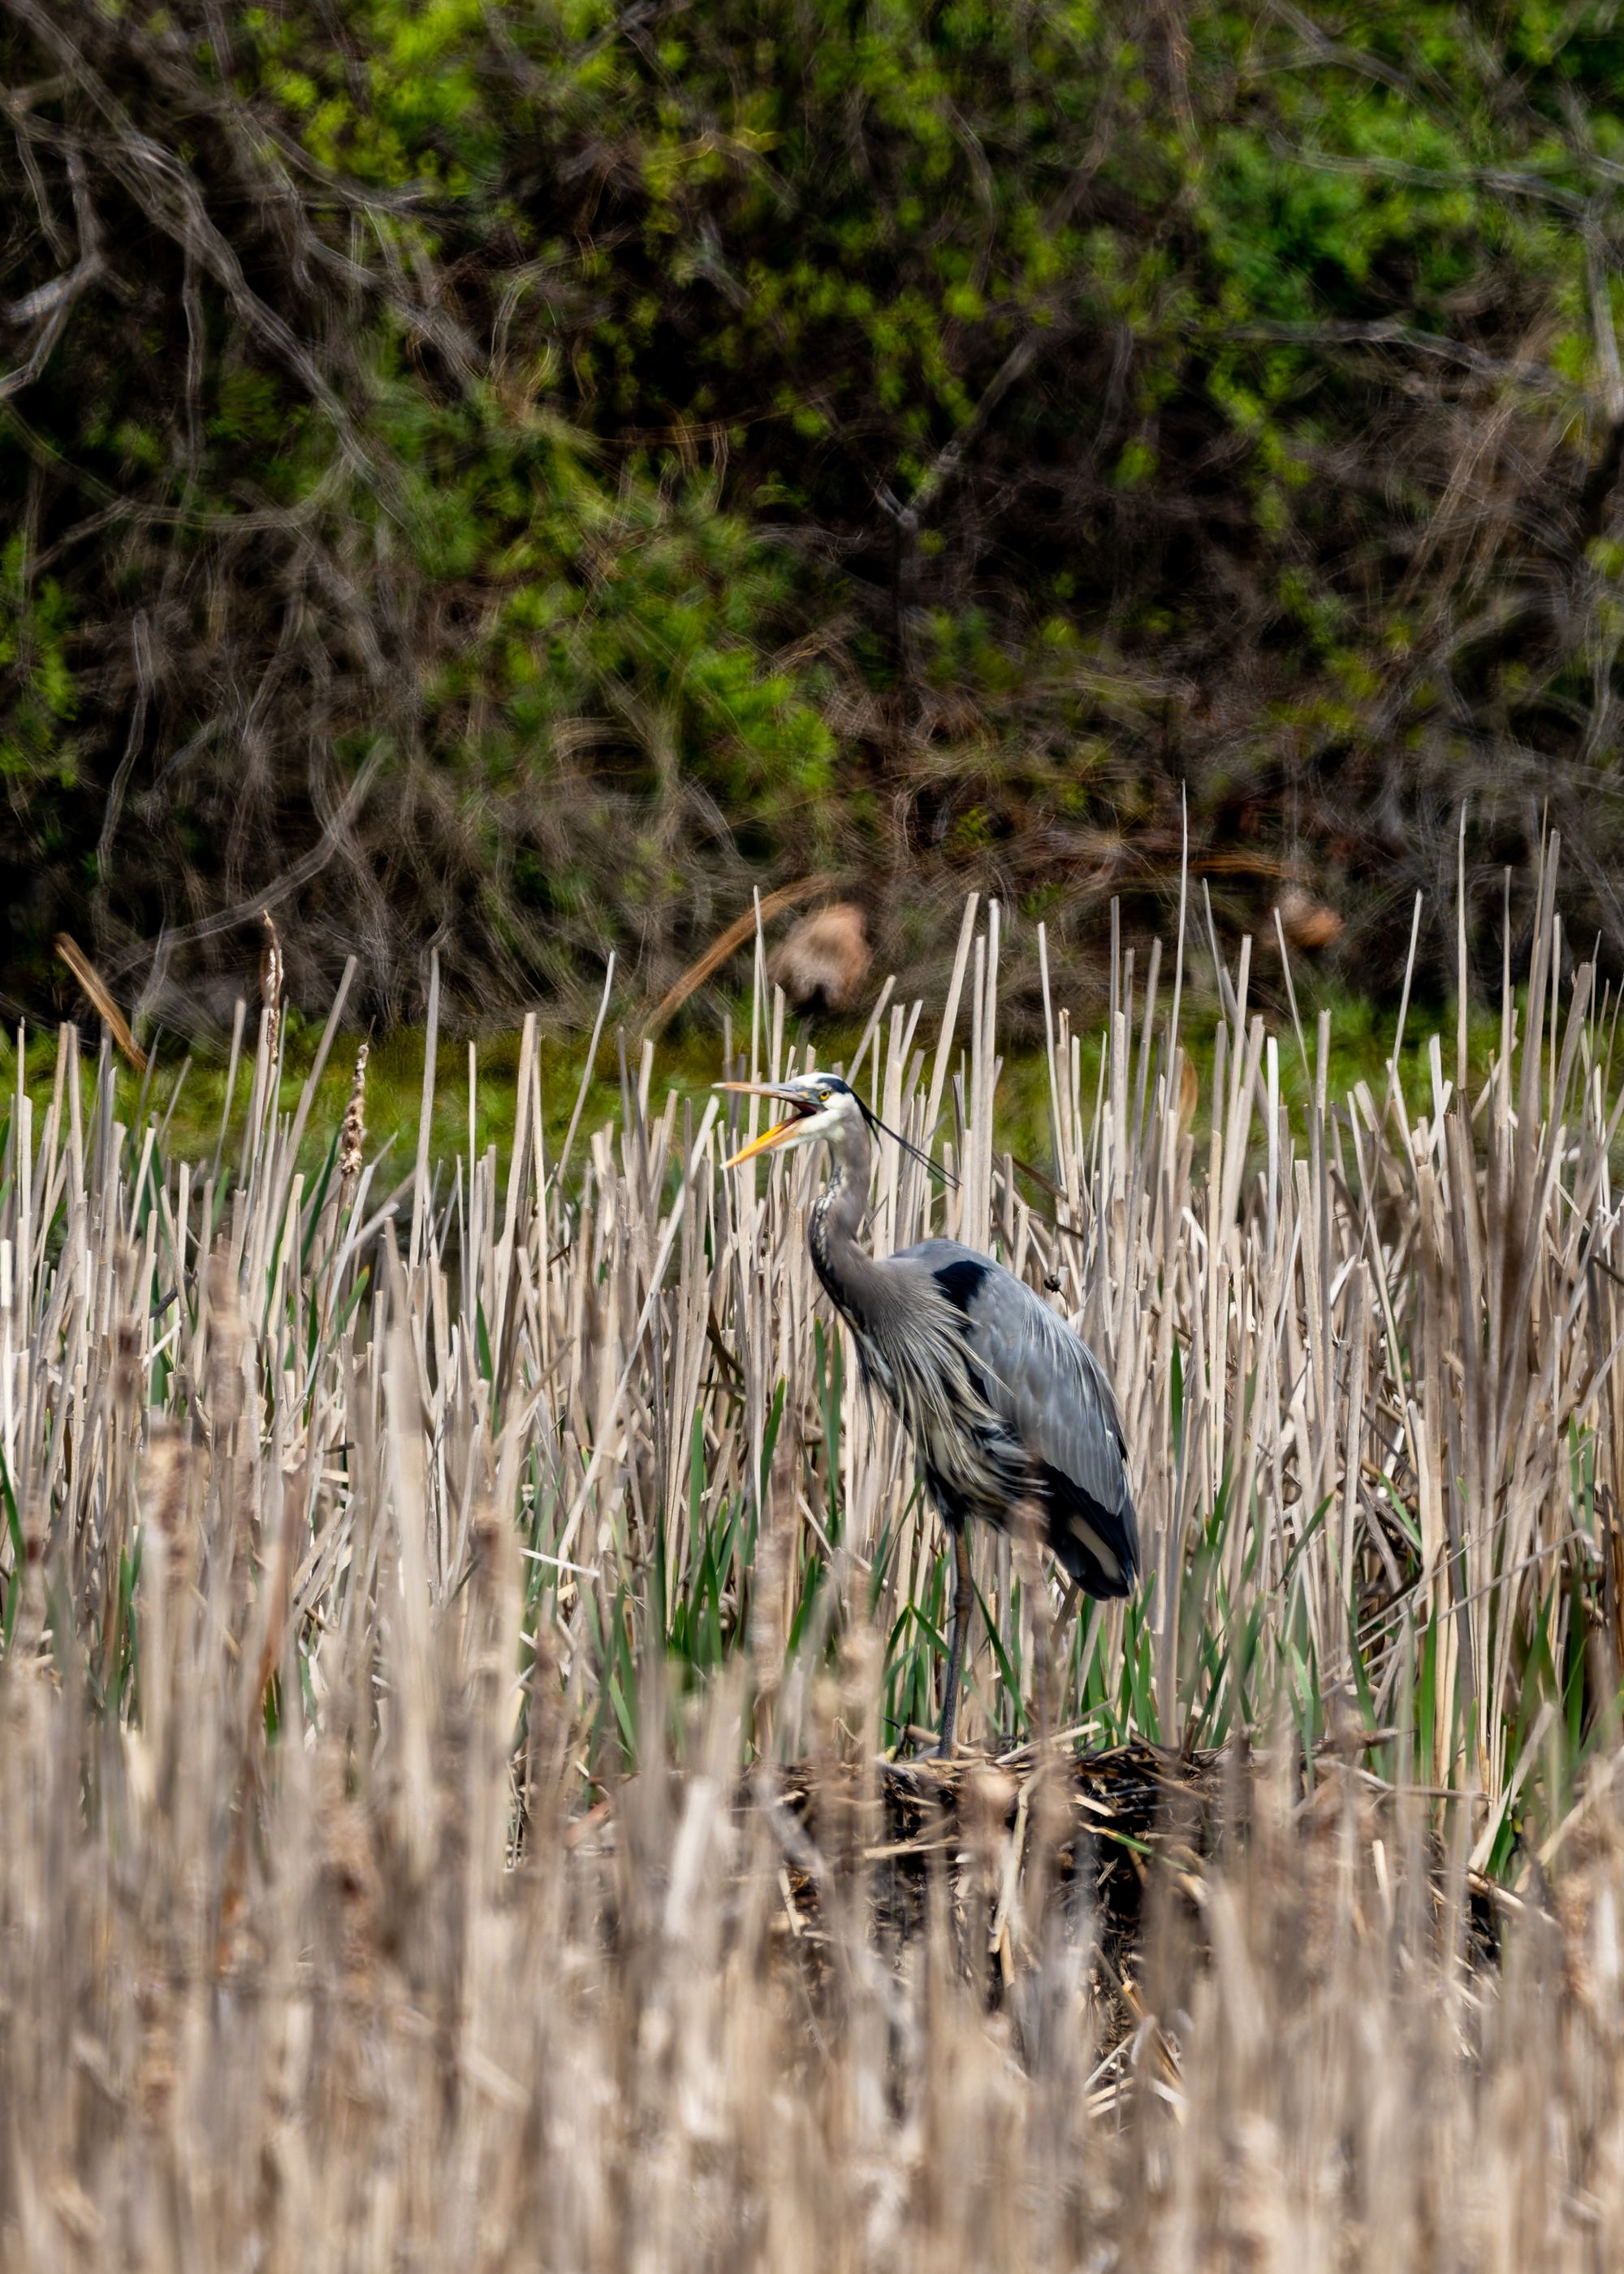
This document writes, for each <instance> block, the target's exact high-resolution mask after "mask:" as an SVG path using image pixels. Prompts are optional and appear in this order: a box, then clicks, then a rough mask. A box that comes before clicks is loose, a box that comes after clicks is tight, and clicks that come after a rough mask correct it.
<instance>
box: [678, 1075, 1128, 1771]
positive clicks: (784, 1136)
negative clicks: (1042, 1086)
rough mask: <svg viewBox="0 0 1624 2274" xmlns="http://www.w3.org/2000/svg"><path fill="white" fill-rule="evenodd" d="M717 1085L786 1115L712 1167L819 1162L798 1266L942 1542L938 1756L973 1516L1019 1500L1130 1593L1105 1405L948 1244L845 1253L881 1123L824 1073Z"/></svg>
mask: <svg viewBox="0 0 1624 2274" xmlns="http://www.w3.org/2000/svg"><path fill="white" fill-rule="evenodd" d="M718 1088H722V1089H729V1090H741V1091H744V1092H746V1093H747V1094H748V1095H751V1096H761V1097H771V1098H777V1099H778V1100H779V1101H780V1102H781V1103H784V1104H786V1105H788V1106H789V1107H790V1108H791V1109H792V1110H791V1111H790V1114H789V1116H788V1118H786V1119H785V1120H783V1121H780V1122H778V1123H777V1124H775V1126H773V1127H772V1128H771V1129H769V1130H768V1131H767V1132H766V1133H765V1134H764V1135H763V1136H760V1137H758V1138H757V1139H756V1141H755V1143H754V1144H751V1145H746V1146H745V1147H744V1148H742V1150H741V1151H740V1152H737V1153H735V1154H734V1155H733V1158H732V1159H731V1160H730V1161H729V1162H727V1163H726V1166H727V1167H728V1168H730V1169H733V1168H737V1167H738V1166H739V1164H740V1163H741V1162H743V1161H748V1160H750V1159H752V1158H753V1157H754V1156H756V1154H758V1153H765V1152H767V1151H769V1150H776V1149H784V1150H787V1149H788V1148H790V1147H792V1146H794V1145H811V1144H816V1142H817V1141H818V1140H819V1139H820V1138H821V1139H823V1140H826V1141H827V1142H828V1144H829V1147H830V1149H831V1152H832V1154H833V1156H834V1167H833V1171H832V1173H831V1176H830V1178H829V1181H828V1183H827V1184H826V1185H825V1186H823V1191H822V1192H821V1193H819V1194H818V1197H817V1199H816V1201H814V1203H813V1206H812V1215H811V1220H810V1223H809V1224H808V1244H809V1246H810V1247H811V1250H812V1261H813V1264H814V1266H815V1267H816V1271H817V1276H818V1277H819V1278H820V1279H821V1280H822V1281H823V1285H824V1287H825V1289H826V1290H827V1291H828V1293H829V1296H830V1298H831V1300H832V1302H833V1303H834V1306H835V1307H836V1309H837V1310H838V1312H839V1313H840V1314H841V1316H842V1317H843V1318H844V1319H845V1320H846V1322H847V1324H848V1325H849V1326H850V1328H851V1329H852V1334H853V1338H854V1340H855V1342H856V1344H857V1353H858V1358H859V1360H860V1362H861V1367H862V1372H863V1374H864V1377H865V1379H866V1380H867V1381H868V1382H871V1383H872V1384H874V1386H875V1387H876V1388H877V1389H879V1390H880V1391H881V1392H882V1393H883V1396H884V1397H886V1398H887V1399H888V1400H889V1401H890V1403H891V1405H892V1406H893V1407H894V1408H895V1409H896V1411H897V1412H898V1415H899V1416H900V1418H901V1419H902V1421H903V1423H904V1425H905V1427H906V1428H907V1430H908V1431H909V1433H910V1434H911V1435H912V1437H913V1439H914V1451H915V1455H916V1457H917V1458H918V1462H919V1469H920V1474H921V1477H922V1479H923V1480H924V1482H925V1484H926V1486H927V1487H929V1492H930V1495H931V1497H932V1498H933V1499H934V1500H935V1502H936V1507H937V1508H938V1510H940V1511H941V1515H942V1520H943V1522H944V1524H945V1525H946V1526H947V1529H948V1531H949V1532H950V1533H951V1537H952V1542H953V1557H954V1563H955V1568H956V1570H957V1575H958V1584H957V1585H956V1587H955V1590H954V1595H953V1639H952V1644H951V1648H950V1650H949V1652H948V1660H947V1675H946V1679H945V1682H944V1689H943V1699H942V1728H941V1735H940V1738H939V1741H938V1743H937V1747H936V1750H937V1751H938V1753H940V1754H947V1753H950V1752H951V1750H952V1743H953V1727H954V1723H955V1721H956V1720H957V1717H958V1711H959V1675H960V1672H961V1669H962V1668H963V1664H964V1653H965V1643H966V1638H967V1636H968V1632H969V1626H970V1610H971V1602H972V1594H973V1590H972V1586H971V1580H970V1555H969V1548H968V1546H967V1543H966V1538H965V1531H966V1525H968V1523H969V1521H970V1519H971V1518H972V1517H981V1518H982V1519H983V1520H984V1521H986V1522H988V1523H990V1524H994V1525H997V1526H998V1527H999V1528H1000V1529H1001V1530H1002V1529H1004V1528H1006V1527H1007V1526H1008V1525H1009V1522H1010V1518H1011V1512H1012V1511H1013V1510H1014V1509H1015V1508H1016V1507H1017V1506H1018V1505H1019V1503H1020V1502H1022V1501H1029V1502H1035V1503H1036V1505H1037V1506H1038V1507H1039V1508H1040V1509H1041V1510H1042V1511H1043V1512H1044V1515H1045V1517H1046V1520H1047V1529H1048V1535H1049V1547H1050V1548H1051V1549H1052V1550H1053V1552H1054V1554H1055V1555H1056V1558H1057V1559H1058V1561H1059V1562H1060V1563H1061V1565H1062V1567H1063V1568H1064V1570H1065V1571H1066V1572H1067V1573H1069V1575H1070V1576H1071V1578H1073V1579H1074V1580H1076V1581H1077V1583H1078V1585H1079V1586H1080V1587H1081V1588H1082V1589H1083V1590H1084V1591H1085V1592H1086V1593H1088V1594H1090V1595H1102V1596H1110V1595H1126V1594H1129V1593H1132V1587H1133V1583H1134V1581H1135V1579H1136V1578H1137V1577H1138V1576H1139V1526H1138V1524H1137V1522H1136V1521H1135V1517H1134V1513H1133V1497H1132V1493H1131V1492H1130V1490H1129V1487H1128V1470H1127V1447H1126V1445H1125V1443H1124V1439H1123V1434H1122V1423H1121V1421H1120V1420H1119V1419H1118V1418H1117V1412H1116V1400H1115V1398H1114V1397H1112V1395H1111V1388H1110V1384H1109V1382H1107V1380H1106V1378H1105V1375H1104V1373H1103V1372H1102V1371H1101V1367H1100V1364H1099V1361H1098V1360H1097V1359H1095V1357H1094V1353H1093V1352H1092V1351H1091V1350H1090V1349H1089V1348H1088V1346H1087V1344H1086V1343H1084V1342H1083V1341H1082V1340H1081V1338H1080V1337H1079V1336H1077V1335H1074V1334H1073V1333H1072V1332H1071V1329H1070V1328H1069V1327H1068V1326H1066V1325H1065V1323H1064V1321H1062V1320H1061V1319H1059V1318H1057V1317H1056V1314H1055V1313H1054V1312H1053V1311H1051V1310H1050V1309H1049V1306H1048V1304H1046V1303H1045V1302H1044V1301H1043V1299H1042V1298H1041V1296H1040V1295H1038V1294H1037V1293H1035V1292H1034V1290H1033V1289H1032V1288H1030V1287H1028V1286H1026V1284H1025V1283H1024V1282H1023V1281H1021V1280H1019V1279H1017V1278H1016V1276H1015V1275H1014V1273H1013V1272H1011V1271H1006V1270H1005V1269H1004V1266H1003V1265H1002V1264H1001V1263H995V1262H994V1261H993V1260H992V1258H991V1257H990V1256H989V1255H981V1254H978V1253H977V1252H976V1250H975V1249H974V1248H973V1247H966V1246H964V1245H963V1244H962V1243H961V1242H960V1241H959V1240H957V1239H922V1240H921V1241H920V1242H919V1244H918V1246H914V1247H905V1248H902V1249H900V1250H899V1251H898V1253H897V1254H895V1255H891V1256H887V1257H885V1258H884V1259H883V1261H882V1260H881V1259H879V1258H877V1257H876V1256H872V1255H870V1254H868V1251H867V1250H866V1249H865V1248H864V1247H862V1246H861V1245H860V1244H859V1241H858V1237H857V1235H858V1231H859V1228H860V1227H861V1223H862V1217H863V1212H864V1209H865V1207H866V1204H867V1201H868V1164H869V1158H870V1130H871V1128H874V1127H878V1126H882V1125H880V1124H879V1123H877V1122H876V1119H875V1117H874V1116H873V1115H872V1114H871V1113H870V1112H869V1111H868V1107H867V1106H866V1105H865V1104H864V1103H863V1102H862V1100H861V1098H860V1097H859V1096H858V1095H857V1093H856V1091H855V1090H854V1089H853V1088H851V1086H850V1085H849V1084H848V1083H846V1082H844V1081H841V1080H840V1078H839V1076H838V1074H830V1073H809V1074H800V1075H797V1076H795V1077H794V1078H793V1080H791V1081H784V1082H773V1083H762V1082H744V1081H728V1082H721V1083H718ZM893 1134H894V1133H893Z"/></svg>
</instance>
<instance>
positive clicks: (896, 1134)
mask: <svg viewBox="0 0 1624 2274" xmlns="http://www.w3.org/2000/svg"><path fill="white" fill-rule="evenodd" d="M841 1088H850V1085H849V1083H845V1082H843V1083H842V1084H841ZM851 1094H852V1096H853V1097H857V1092H856V1091H855V1090H854V1089H853V1090H852V1093H851ZM857 1111H859V1112H860V1113H861V1115H862V1118H863V1119H864V1120H865V1121H866V1122H867V1123H868V1126H869V1128H870V1129H878V1130H880V1131H881V1132H882V1133H883V1134H884V1135H885V1136H887V1137H889V1138H890V1139H891V1143H892V1144H893V1145H899V1146H900V1147H901V1148H902V1150H903V1151H904V1152H905V1153H906V1155H907V1156H908V1158H909V1159H910V1160H913V1161H917V1162H918V1163H919V1165H920V1167H921V1169H928V1170H929V1172H930V1174H931V1175H932V1176H933V1177H940V1178H941V1179H942V1181H943V1183H944V1185H949V1186H951V1187H952V1189H953V1191H954V1192H957V1191H958V1189H959V1179H958V1178H957V1177H955V1176H952V1175H951V1174H950V1173H949V1171H947V1170H946V1169H944V1168H943V1167H942V1165H941V1163H939V1162H937V1161H933V1160H932V1159H931V1157H930V1156H929V1153H921V1150H920V1148H919V1147H918V1146H917V1145H914V1144H911V1143H910V1142H909V1141H908V1139H907V1138H906V1137H905V1136H904V1135H903V1133H902V1132H901V1131H900V1130H899V1129H893V1128H892V1127H891V1124H890V1122H889V1121H882V1120H881V1118H880V1117H879V1115H878V1114H877V1113H876V1112H875V1111H874V1109H873V1107H872V1106H869V1105H865V1104H864V1103H863V1101H862V1099H861V1097H857Z"/></svg>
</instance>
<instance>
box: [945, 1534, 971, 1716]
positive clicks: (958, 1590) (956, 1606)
mask: <svg viewBox="0 0 1624 2274" xmlns="http://www.w3.org/2000/svg"><path fill="white" fill-rule="evenodd" d="M953 1566H954V1569H955V1570H957V1572H958V1574H959V1584H958V1585H957V1586H956V1587H955V1588H954V1589H953V1639H952V1641H951V1644H950V1645H949V1646H948V1653H947V1675H946V1678H945V1680H944V1683H943V1684H942V1734H941V1736H939V1737H938V1738H937V1739H936V1756H937V1758H938V1759H941V1760H945V1759H947V1758H948V1757H949V1756H950V1755H951V1752H952V1750H953V1725H954V1723H955V1722H956V1721H958V1719H959V1677H960V1675H962V1674H963V1672H964V1657H965V1645H966V1642H967V1641H968V1640H969V1638H970V1606H971V1604H972V1603H973V1602H974V1600H975V1590H974V1587H973V1586H972V1585H971V1582H970V1543H969V1541H968V1540H966V1537H965V1528H964V1526H963V1525H962V1524H956V1525H954V1526H953Z"/></svg>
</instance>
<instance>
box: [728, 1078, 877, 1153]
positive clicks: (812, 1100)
mask: <svg viewBox="0 0 1624 2274" xmlns="http://www.w3.org/2000/svg"><path fill="white" fill-rule="evenodd" d="M716 1087H717V1088H718V1089H731V1090H734V1091H736V1092H739V1093H741V1095H742V1096H746V1097H771V1098H776V1099H777V1100H778V1103H780V1104H781V1105H786V1106H787V1107H788V1108H789V1111H788V1113H787V1114H786V1117H785V1118H784V1119H783V1120H782V1121H776V1122H774V1124H773V1126H772V1127H771V1129H768V1130H765V1131H763V1133H762V1135H761V1136H759V1137H758V1138H757V1139H756V1141H755V1143H754V1144H753V1145H746V1146H745V1147H744V1148H743V1149H742V1150H741V1151H740V1152H737V1153H735V1154H734V1155H733V1158H732V1159H731V1160H730V1161H725V1162H724V1163H723V1164H722V1165H723V1167H724V1168H727V1169H736V1168H737V1167H738V1166H739V1163H741V1161H750V1160H754V1158H755V1157H756V1154H757V1153H771V1152H787V1151H788V1150H789V1149H790V1148H791V1147H792V1146H793V1145H810V1144H812V1143H814V1142H815V1141H816V1139H818V1138H819V1137H839V1136H840V1135H842V1134H843V1133H845V1132H846V1131H848V1130H853V1129H861V1128H863V1127H864V1126H866V1124H867V1122H868V1113H867V1111H866V1110H865V1108H864V1106H863V1103H862V1101H861V1098H860V1097H859V1096H858V1095H857V1092H856V1091H855V1090H854V1089H853V1088H852V1086H851V1084H850V1083H849V1082H845V1081H841V1079H840V1077H839V1075H838V1073H798V1074H795V1075H793V1076H792V1078H791V1079H790V1080H789V1081H771V1082H768V1081H718V1083H717V1085H716Z"/></svg>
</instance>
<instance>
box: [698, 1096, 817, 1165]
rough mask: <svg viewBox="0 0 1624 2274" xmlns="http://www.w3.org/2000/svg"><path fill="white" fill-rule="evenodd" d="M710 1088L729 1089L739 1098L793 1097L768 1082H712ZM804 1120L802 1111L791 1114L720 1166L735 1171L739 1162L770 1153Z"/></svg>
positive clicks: (764, 1131)
mask: <svg viewBox="0 0 1624 2274" xmlns="http://www.w3.org/2000/svg"><path fill="white" fill-rule="evenodd" d="M711 1088H713V1089H730V1090H732V1091H733V1092H734V1093H735V1095H736V1096H741V1097H777V1098H780V1099H782V1098H785V1097H787V1096H792V1095H793V1093H792V1092H790V1091H787V1090H782V1089H777V1088H774V1087H773V1085H772V1083H771V1082H770V1081H718V1082H712V1084H711ZM806 1118H807V1117H806V1113H805V1111H804V1109H803V1110H802V1111H800V1112H797V1113H793V1114H792V1115H791V1116H790V1118H789V1119H788V1120H787V1121H778V1122H775V1123H774V1124H773V1126H772V1127H771V1129H767V1130H763V1133H762V1134H761V1135H760V1136H759V1137H758V1138H756V1141H755V1143H754V1144H751V1145H746V1146H745V1147H744V1148H742V1149H741V1151H739V1152H737V1153H735V1154H734V1155H733V1158H732V1159H731V1160H729V1161H724V1162H723V1163H722V1166H723V1167H724V1168H725V1169H736V1168H737V1167H738V1166H739V1165H740V1163H741V1162H743V1161H753V1160H754V1159H755V1158H756V1155H757V1154H758V1153H767V1152H771V1149H772V1148H773V1146H775V1145H781V1144H782V1143H783V1141H784V1140H785V1138H786V1137H787V1136H789V1135H790V1134H791V1133H792V1132H793V1131H794V1130H796V1129H799V1128H800V1126H801V1123H802V1122H803V1121H804V1120H805V1119H806Z"/></svg>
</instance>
